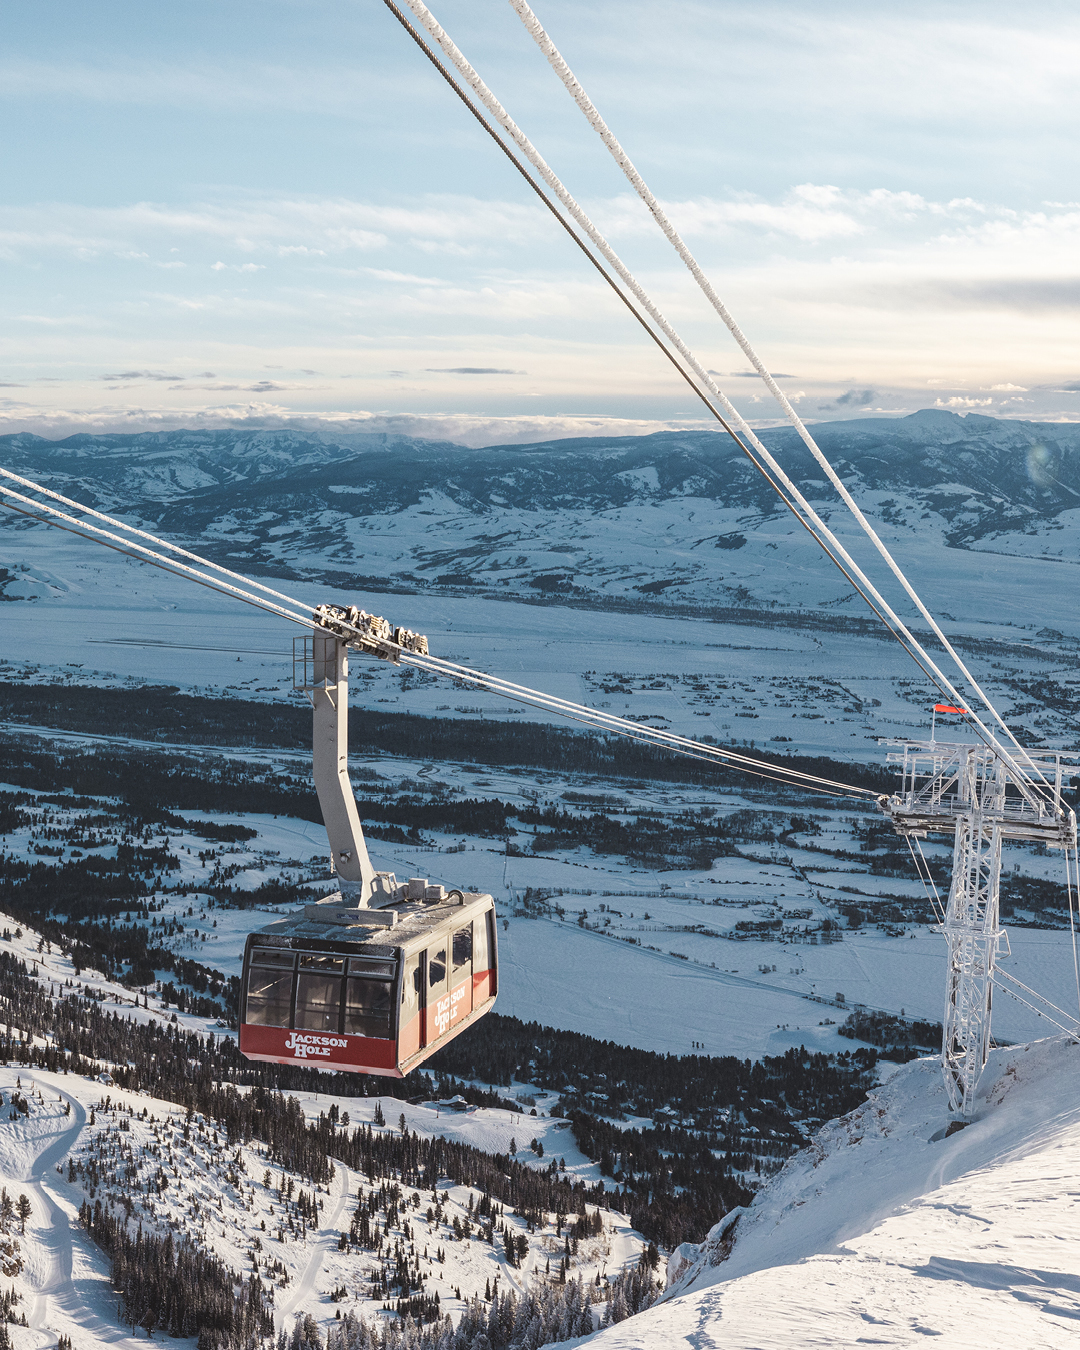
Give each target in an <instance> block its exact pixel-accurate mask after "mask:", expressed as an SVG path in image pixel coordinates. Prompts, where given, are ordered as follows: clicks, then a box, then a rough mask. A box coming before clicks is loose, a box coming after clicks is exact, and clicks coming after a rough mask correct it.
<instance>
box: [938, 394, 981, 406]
mask: <svg viewBox="0 0 1080 1350" xmlns="http://www.w3.org/2000/svg"><path fill="white" fill-rule="evenodd" d="M993 401H994V400H993V399H992V398H965V397H964V395H962V394H953V396H952V397H951V398H937V399H935V400H934V407H935V408H988V407H989V406H990V405H991V404H992V403H993Z"/></svg>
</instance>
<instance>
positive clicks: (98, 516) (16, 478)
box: [0, 466, 298, 605]
mask: <svg viewBox="0 0 1080 1350" xmlns="http://www.w3.org/2000/svg"><path fill="white" fill-rule="evenodd" d="M0 477H3V478H7V479H9V480H10V481H11V482H13V483H19V484H20V485H21V486H22V487H25V488H29V489H30V490H31V491H33V492H40V493H41V495H42V496H43V497H48V498H50V500H52V501H54V502H60V504H61V505H62V506H68V507H71V508H72V509H73V510H76V511H82V512H83V514H84V515H88V516H93V518H94V519H95V520H100V521H104V523H105V524H106V525H112V526H113V527H114V528H115V529H120V530H126V531H127V532H128V534H133V535H135V536H136V537H137V538H139V539H146V540H148V541H149V542H150V543H152V544H156V545H157V546H158V548H164V549H168V550H169V552H171V553H175V554H177V555H178V556H179V557H181V558H187V559H189V560H190V561H191V562H197V563H199V564H200V566H202V567H209V568H212V569H213V570H214V571H215V572H220V573H221V575H222V576H226V577H231V578H232V580H233V581H241V582H243V584H244V585H245V586H251V587H253V588H254V589H255V590H257V591H262V592H263V593H264V594H265V595H272V596H273V597H274V598H275V599H276V600H284V601H285V602H286V603H287V604H290V605H295V604H297V603H298V602H297V601H296V600H294V599H293V598H292V597H291V596H288V595H282V593H281V592H280V591H274V590H271V589H270V587H269V586H264V585H262V583H261V582H258V581H252V580H251V578H250V577H245V576H241V574H240V573H239V572H232V571H230V570H229V568H227V567H222V566H221V564H220V563H216V562H211V561H210V560H209V559H208V558H202V557H200V556H199V554H197V553H189V552H188V550H187V549H186V548H181V547H180V545H179V544H172V543H170V542H169V541H168V540H167V539H159V538H158V536H157V535H154V534H149V533H148V532H147V531H146V530H141V529H139V528H138V527H137V526H135V525H129V524H128V522H127V521H126V520H117V519H116V517H115V516H107V515H106V514H105V513H104V511H96V510H95V509H94V508H93V507H92V506H84V505H83V503H82V502H77V501H73V500H72V498H71V497H65V496H64V495H63V494H62V493H60V492H54V491H53V490H52V488H47V487H44V486H43V485H42V484H41V483H35V482H34V481H33V480H32V479H30V478H23V477H22V476H21V475H20V474H17V473H12V471H11V470H10V469H5V468H3V467H2V466H0Z"/></svg>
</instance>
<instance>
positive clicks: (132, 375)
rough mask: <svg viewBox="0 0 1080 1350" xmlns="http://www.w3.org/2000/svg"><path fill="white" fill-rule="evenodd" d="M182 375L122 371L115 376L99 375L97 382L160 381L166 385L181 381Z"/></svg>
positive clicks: (149, 371)
mask: <svg viewBox="0 0 1080 1350" xmlns="http://www.w3.org/2000/svg"><path fill="white" fill-rule="evenodd" d="M183 378H184V376H183V375H163V374H162V373H161V372H160V371H157V370H122V371H120V373H119V374H117V375H99V376H98V379H99V380H105V381H107V382H108V383H109V384H115V383H116V382H117V381H118V380H125V381H130V380H161V381H163V382H166V383H171V384H175V383H176V381H177V380H182V379H183Z"/></svg>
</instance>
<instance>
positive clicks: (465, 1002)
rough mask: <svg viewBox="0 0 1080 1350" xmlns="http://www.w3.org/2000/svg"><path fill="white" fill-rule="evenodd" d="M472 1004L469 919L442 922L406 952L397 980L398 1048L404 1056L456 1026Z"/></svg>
mask: <svg viewBox="0 0 1080 1350" xmlns="http://www.w3.org/2000/svg"><path fill="white" fill-rule="evenodd" d="M472 1010H473V925H472V921H471V920H470V922H468V923H464V924H460V925H458V926H456V927H455V926H453V925H449V924H448V925H447V926H446V928H444V929H443V930H442V931H441V932H440V933H438V934H436V935H435V937H434V938H433V939H432V940H431V942H430V943H429V944H428V947H427V949H426V950H425V951H420V952H413V953H412V955H411V956H409V957H407V958H406V960H405V963H404V968H403V970H402V980H401V1018H400V1021H399V1023H398V1025H399V1027H400V1031H399V1042H398V1053H399V1057H400V1058H401V1059H408V1058H409V1057H410V1056H412V1055H414V1054H416V1052H417V1051H418V1050H422V1049H424V1048H425V1047H427V1046H429V1045H433V1044H434V1043H435V1042H436V1041H438V1040H439V1039H441V1038H442V1037H443V1036H445V1035H446V1034H447V1033H448V1032H450V1031H452V1030H456V1029H457V1027H458V1026H459V1025H460V1023H462V1022H464V1021H465V1019H466V1018H467V1017H468V1016H469V1015H470V1013H471V1012H472Z"/></svg>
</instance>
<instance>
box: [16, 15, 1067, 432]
mask: <svg viewBox="0 0 1080 1350" xmlns="http://www.w3.org/2000/svg"><path fill="white" fill-rule="evenodd" d="M534 7H535V8H536V10H537V13H538V15H539V17H540V19H541V20H542V21H543V22H544V23H545V25H546V26H547V28H548V30H549V32H550V33H551V35H552V37H553V38H554V40H555V41H556V42H557V43H558V44H559V46H560V47H561V49H562V51H563V53H564V55H565V56H566V57H567V59H568V61H569V62H570V64H571V66H572V67H573V68H574V70H575V72H576V73H577V74H578V75H579V77H580V78H581V80H582V82H583V84H584V85H585V87H586V88H587V89H588V90H589V92H590V93H591V95H592V96H593V98H594V100H595V101H596V102H597V104H598V105H599V106H600V108H601V110H602V111H603V112H604V114H605V116H606V117H607V119H608V121H609V123H610V124H611V125H612V127H613V129H614V130H615V131H616V134H617V135H619V136H620V138H621V139H622V141H623V143H624V144H625V145H626V147H627V149H628V150H629V152H630V153H631V155H632V156H633V157H634V158H635V160H636V162H637V163H638V165H639V167H640V168H641V170H642V172H643V173H644V175H645V177H646V179H647V180H648V181H649V183H650V185H651V186H652V188H653V190H654V191H655V192H656V193H657V195H658V196H659V197H661V198H662V199H663V200H664V202H665V203H666V204H667V205H668V208H669V210H670V214H671V215H672V217H673V219H674V220H675V222H676V224H677V225H678V226H679V228H680V229H681V230H682V231H683V233H684V234H685V236H686V238H687V240H688V242H689V243H690V245H691V247H692V248H693V249H694V250H695V252H696V253H697V254H698V256H699V258H700V259H701V261H702V262H703V263H704V264H705V266H706V269H707V271H708V272H709V274H710V276H711V277H712V279H713V281H714V283H715V284H716V286H717V288H718V290H719V291H720V293H721V295H723V296H724V297H725V299H726V300H727V301H728V303H729V305H730V306H731V308H732V309H733V311H734V313H735V315H736V317H737V318H738V319H739V321H740V322H741V324H742V326H743V327H744V329H745V330H746V331H747V332H748V334H749V335H750V336H751V338H752V340H754V341H755V342H756V344H757V345H758V347H759V349H760V351H761V352H762V354H763V356H764V357H765V359H766V361H767V363H768V364H769V365H770V366H771V367H772V368H774V369H775V370H778V371H782V372H784V373H785V374H786V375H787V376H788V377H789V378H788V379H787V380H786V381H785V387H787V388H788V389H789V391H790V392H791V395H792V396H793V397H795V398H797V399H798V406H799V408H800V410H801V411H802V412H803V413H804V414H805V415H806V416H807V417H808V418H810V419H815V420H821V419H824V418H830V419H831V418H834V417H838V416H851V415H865V414H866V413H867V412H871V411H879V410H880V411H884V412H887V413H890V414H896V413H901V412H906V411H912V410H914V409H915V408H919V407H933V406H941V407H948V408H953V409H955V410H956V411H959V412H965V411H977V412H989V413H992V414H994V415H998V416H1013V417H1016V416H1024V417H1040V418H1044V417H1045V418H1054V419H1060V418H1067V419H1069V420H1072V419H1074V418H1077V417H1080V355H1078V353H1077V335H1078V332H1080V263H1078V261H1077V259H1078V258H1080V249H1078V245H1080V202H1078V201H1077V200H1076V199H1077V198H1078V197H1080V187H1078V174H1077V169H1078V167H1080V166H1078V159H1080V149H1078V145H1080V137H1078V135H1077V131H1078V127H1077V113H1078V104H1080V98H1078V84H1080V18H1078V16H1077V12H1076V9H1075V7H1074V6H1067V5H1063V4H1062V5H1057V4H1041V3H1036V4H1031V5H1028V6H1026V7H1019V6H1015V5H1004V4H994V3H989V4H988V3H979V4H975V3H965V4H953V5H949V4H933V5H931V4H920V3H910V4H905V3H899V4H894V5H889V6H886V5H872V4H869V5H868V4H866V3H862V4H834V3H819V4H815V5H813V6H807V5H805V4H798V5H796V4H793V3H786V2H782V0H773V2H771V3H770V2H769V0H765V3H757V4H755V5H753V6H747V5H735V4H728V3H710V4H675V3H671V0H668V3H666V4H660V3H656V2H655V0H649V2H648V3H646V2H643V0H639V2H638V3H619V4H615V3H596V4H590V5H588V6H583V5H581V4H580V2H579V3H577V4H571V3H567V2H566V0H546V3H543V2H542V3H538V4H537V5H536V6H534ZM433 9H434V12H435V14H436V17H438V18H439V19H440V21H441V22H443V23H444V25H445V26H446V27H447V29H448V30H449V31H450V33H451V35H452V36H453V37H454V38H455V40H456V41H457V42H458V44H459V45H460V46H461V47H462V49H463V50H464V52H465V53H466V55H467V56H468V57H469V58H470V59H471V60H472V61H473V63H474V64H475V65H476V66H477V68H478V69H479V70H480V72H481V74H482V75H483V76H484V77H485V78H486V79H487V81H488V83H489V84H490V85H491V86H492V88H493V89H494V90H495V92H496V94H498V95H499V96H500V97H501V98H502V100H503V102H504V103H505V104H506V105H507V106H508V108H509V109H510V111H511V113H512V114H513V115H514V116H515V117H516V118H517V120H518V121H519V122H520V123H521V124H522V126H523V127H524V129H525V130H526V132H527V133H528V134H529V135H530V136H531V137H532V139H533V140H534V141H535V142H536V143H537V145H538V146H539V148H540V149H541V151H542V152H543V153H544V154H545V155H546V157H547V158H548V160H549V162H550V163H551V164H552V165H553V167H554V168H555V169H556V170H557V172H559V173H560V175H561V176H562V177H563V178H564V180H565V181H566V182H567V184H568V185H569V186H570V187H571V189H572V190H573V191H574V192H575V193H577V194H578V196H579V197H580V198H581V199H582V200H583V201H584V202H585V204H586V205H587V207H588V208H589V209H590V211H591V212H592V213H593V214H594V215H595V217H596V218H597V220H598V221H599V222H600V224H601V226H602V227H603V228H604V230H605V231H606V232H607V233H608V235H609V237H610V238H611V239H612V241H613V242H614V243H615V245H616V247H617V248H618V249H619V250H620V252H621V253H622V254H623V256H624V257H625V259H626V260H627V262H628V263H629V264H630V265H631V266H632V267H633V268H634V269H635V271H636V272H637V273H638V275H639V276H640V277H641V279H642V280H643V281H644V282H645V284H646V285H647V286H648V288H649V289H650V291H651V292H652V293H653V294H654V297H655V298H656V300H657V302H658V303H659V304H660V306H661V308H662V309H664V310H665V312H666V313H667V314H668V315H669V317H670V318H671V319H672V320H673V322H674V323H675V324H676V326H677V327H678V328H679V329H680V331H682V332H683V334H684V336H685V337H686V338H687V339H688V340H689V341H690V343H691V345H692V346H693V347H694V348H695V350H696V351H697V352H698V353H699V355H700V356H701V357H702V359H703V361H704V363H705V364H706V365H708V366H709V367H711V368H712V369H714V370H718V371H720V372H722V373H723V376H724V379H723V381H722V383H723V385H724V387H725V388H726V389H727V391H728V392H729V394H730V395H731V397H732V398H733V399H734V401H735V402H736V404H737V405H738V406H739V407H740V408H741V409H742V410H743V411H744V412H745V413H746V414H747V415H748V416H750V417H751V419H752V420H756V421H759V422H767V421H768V420H769V419H771V418H772V417H773V408H772V406H771V405H770V404H769V402H768V398H767V395H766V394H765V393H764V391H762V392H761V393H760V394H759V393H758V392H757V387H756V385H755V383H754V382H753V381H752V380H750V379H748V378H746V376H745V374H744V373H743V372H744V371H745V361H744V360H743V359H742V357H741V355H740V354H739V353H738V352H737V350H736V349H735V348H734V345H733V343H732V342H731V340H730V338H729V337H728V336H727V334H726V333H725V332H724V330H723V329H722V327H721V326H720V324H719V322H718V321H717V320H716V319H715V317H714V316H713V315H712V312H711V311H710V310H709V309H708V308H707V306H706V304H705V302H704V301H703V300H702V299H700V297H699V296H698V295H697V293H696V291H695V290H694V288H693V285H692V283H691V281H690V279H689V277H688V275H687V274H686V273H685V271H684V270H683V269H682V267H681V264H680V263H679V262H678V260H677V259H676V258H675V256H674V254H673V253H671V252H670V249H669V248H668V246H667V245H666V243H665V242H664V240H663V239H662V237H661V236H660V235H659V233H658V231H656V229H655V226H654V225H653V224H652V223H651V221H650V220H649V218H648V216H647V215H646V213H645V211H644V208H643V207H641V205H640V204H639V203H638V202H637V201H636V199H635V198H633V197H632V196H631V194H630V191H629V188H628V185H627V184H626V182H625V180H624V179H623V178H622V177H621V175H620V174H619V173H618V171H617V169H616V167H615V166H614V164H613V163H612V161H611V160H610V159H609V157H608V156H607V154H606V152H605V151H604V150H603V148H602V146H601V145H600V143H599V141H598V140H597V138H596V137H595V135H594V134H593V133H592V132H591V131H590V130H589V128H588V127H587V125H586V123H585V121H584V119H583V118H582V117H581V115H580V113H578V111H577V109H576V108H575V107H574V105H573V104H572V103H571V101H570V99H569V97H568V96H567V95H566V93H565V91H564V90H563V89H562V87H561V85H560V84H559V83H558V81H557V80H556V78H555V77H554V75H553V74H552V73H551V71H550V69H549V68H548V66H547V63H546V62H545V61H544V59H543V57H542V55H541V54H540V53H539V52H538V51H537V49H536V48H535V47H534V46H533V44H532V42H531V40H530V39H529V37H528V35H527V34H526V32H525V30H524V28H523V27H522V26H521V24H520V22H519V20H518V19H517V17H516V16H515V14H514V13H513V11H512V10H511V9H510V7H509V6H508V5H507V4H506V3H505V0H437V3H435V4H434V5H433ZM3 33H4V42H3V48H2V51H0V118H2V119H3V134H2V135H0V176H2V177H0V181H3V183H4V192H3V194H2V200H0V284H2V293H3V296H4V300H3V304H2V306H0V316H2V317H0V427H2V428H3V429H5V430H21V429H31V430H35V431H39V432H42V433H43V434H47V435H61V434H67V433H68V432H70V431H72V430H77V429H89V430H136V429H142V428H144V427H147V426H162V427H165V426H176V425H204V426H213V425H232V424H234V423H238V422H240V423H245V422H246V423H250V424H254V425H282V424H297V423H298V424H302V425H304V424H306V425H314V424H316V423H318V422H319V420H321V419H328V420H329V422H330V423H331V424H333V425H336V426H338V427H340V428H341V429H345V428H353V429H358V430H368V429H373V430H378V429H381V428H383V427H387V426H395V427H400V428H402V429H405V430H410V431H413V432H416V433H419V432H425V433H426V434H430V435H438V436H449V437H452V438H455V439H461V440H466V441H470V442H471V443H485V442H497V441H502V440H521V439H535V438H539V437H540V436H547V435H575V434H582V433H585V434H588V433H590V432H594V431H599V430H604V429H612V430H627V431H632V430H648V429H652V428H654V427H657V426H661V425H663V426H667V425H684V424H688V425H696V424H698V422H699V417H698V412H697V409H696V407H695V406H694V403H693V401H692V400H691V398H690V397H689V396H688V394H687V393H685V392H684V391H683V389H682V388H681V387H680V386H679V384H678V383H677V381H675V380H674V378H673V377H672V376H671V375H669V374H668V372H667V370H666V369H665V367H664V364H663V363H662V362H661V361H660V360H659V358H658V357H657V356H656V354H655V353H654V352H653V351H651V350H650V348H649V347H648V345H646V344H645V343H644V342H643V341H642V339H641V338H640V336H639V335H638V333H637V332H635V330H634V327H633V326H632V325H631V324H630V323H629V321H628V320H627V319H626V317H625V316H624V315H623V314H622V313H620V312H619V311H618V309H617V308H616V306H615V305H614V304H613V302H612V301H611V300H610V299H609V298H608V297H607V296H606V295H605V294H604V291H603V287H602V285H601V284H600V283H599V282H598V281H596V280H594V278H593V277H592V276H591V275H590V274H589V272H588V271H587V270H586V269H585V268H584V266H583V264H582V263H581V261H580V260H579V259H578V258H577V257H576V256H575V255H574V252H573V251H572V249H571V248H570V247H569V245H568V244H567V243H566V242H565V241H564V240H563V239H562V238H560V236H559V234H558V233H557V231H556V230H555V228H554V227H553V225H552V223H551V222H550V221H549V220H548V219H546V218H545V215H544V213H543V212H542V211H541V210H540V209H538V208H537V207H536V206H535V205H534V204H533V203H532V201H531V200H530V199H529V196H528V194H527V191H526V190H525V189H524V188H523V187H522V186H520V185H519V183H518V181H516V180H515V177H514V175H513V174H512V172H511V171H510V170H509V169H508V168H507V167H506V166H505V164H504V163H503V162H502V161H501V157H500V156H498V155H497V154H496V152H495V150H494V148H493V147H492V146H490V144H489V143H488V142H486V140H485V139H484V138H483V136H482V134H481V133H480V132H479V131H478V130H476V129H475V128H474V127H473V126H472V125H471V124H470V119H469V118H468V117H467V115H466V114H465V112H464V111H463V110H462V109H461V108H460V107H459V106H458V105H456V102H455V101H454V100H453V98H452V97H451V96H450V94H449V92H448V91H447V90H446V89H445V87H444V86H442V85H441V83H440V82H439V81H438V80H437V78H436V77H435V76H434V74H433V73H432V72H431V70H430V68H428V67H427V65H426V63H424V62H423V61H422V59H421V58H420V56H419V54H418V53H417V52H416V50H415V48H413V46H412V45H411V43H409V42H408V41H407V40H406V38H405V36H404V34H403V33H402V32H401V30H400V29H399V28H398V26H397V25H396V23H395V22H394V21H393V19H392V17H391V16H390V14H389V12H388V11H387V10H386V9H385V7H384V6H383V5H382V4H381V3H378V2H377V0H364V2H363V3H350V4H344V3H330V2H329V0H327V2H325V3H324V2H323V0H305V2H304V3H299V2H297V3H286V2H284V0H261V2H260V3H259V4H248V3H240V2H230V0H219V2H218V3H214V4H210V3H199V0H194V2H192V3H188V4H187V5H184V6H177V7H165V6H145V5H135V4H127V3H123V2H122V0H114V2H113V3H111V4H109V5H107V6H87V5H85V4H75V3H68V2H66V0H65V2H64V3H51V2H50V0H39V3H37V4H35V5H32V6H27V5H17V4H14V3H11V0H8V2H7V3H5V4H4V6H3ZM477 371H480V372H486V373H479V374H477V373H469V372H477ZM1070 386H1073V387H1070Z"/></svg>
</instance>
